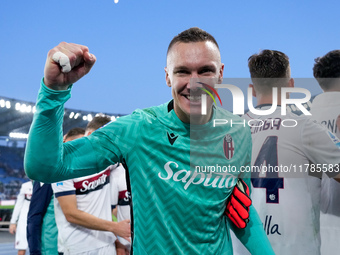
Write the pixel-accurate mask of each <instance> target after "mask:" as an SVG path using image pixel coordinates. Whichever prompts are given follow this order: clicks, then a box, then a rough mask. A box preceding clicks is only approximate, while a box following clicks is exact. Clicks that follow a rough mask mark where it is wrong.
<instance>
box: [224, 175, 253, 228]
mask: <svg viewBox="0 0 340 255" xmlns="http://www.w3.org/2000/svg"><path fill="white" fill-rule="evenodd" d="M250 205H251V199H250V197H249V187H248V186H247V184H246V183H245V182H244V181H243V180H242V179H239V180H238V181H237V183H236V185H235V187H234V190H233V192H232V193H231V195H230V197H229V198H228V200H227V208H226V210H225V213H226V215H227V216H228V218H229V219H230V220H231V221H232V222H233V223H234V224H235V225H236V226H237V227H238V228H245V227H246V226H247V223H248V221H249V206H250Z"/></svg>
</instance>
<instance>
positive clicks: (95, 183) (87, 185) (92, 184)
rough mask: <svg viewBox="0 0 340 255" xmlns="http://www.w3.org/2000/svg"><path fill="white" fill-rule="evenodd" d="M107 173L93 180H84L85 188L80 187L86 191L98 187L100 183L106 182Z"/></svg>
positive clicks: (82, 190)
mask: <svg viewBox="0 0 340 255" xmlns="http://www.w3.org/2000/svg"><path fill="white" fill-rule="evenodd" d="M106 177H107V175H106V174H103V175H102V176H100V177H99V178H98V179H97V180H94V181H92V182H89V181H87V180H86V181H83V183H82V186H83V189H80V191H81V192H85V191H87V190H94V189H95V188H97V187H98V186H99V185H103V184H105V182H106Z"/></svg>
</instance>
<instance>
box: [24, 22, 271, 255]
mask: <svg viewBox="0 0 340 255" xmlns="http://www.w3.org/2000/svg"><path fill="white" fill-rule="evenodd" d="M95 61H96V58H95V56H94V55H93V54H91V53H89V49H88V48H87V47H86V46H82V45H77V44H71V43H60V44H59V45H58V46H56V47H55V48H53V49H52V50H50V51H49V53H48V56H47V60H46V64H45V73H44V78H43V80H42V82H41V88H40V92H39V95H38V101H37V106H36V108H37V111H36V113H35V115H34V119H33V123H32V126H31V130H30V134H29V138H28V142H27V148H26V153H25V169H26V172H27V175H28V176H29V177H30V178H32V179H34V180H39V181H42V182H57V181H59V180H64V179H70V178H76V177H80V176H85V175H90V174H93V173H96V172H99V171H101V170H102V169H104V168H105V167H107V166H108V165H111V164H114V163H116V162H122V163H123V164H124V165H125V167H126V169H128V182H129V183H128V187H130V192H131V198H132V207H131V208H132V218H131V224H132V226H131V229H132V234H133V235H132V253H133V254H138V255H152V254H157V255H159V254H167V255H170V254H174V255H175V254H176V255H178V254H183V255H191V254H204V255H207V254H211V255H216V254H233V251H232V243H231V238H230V228H232V229H233V231H234V232H235V234H236V236H237V237H238V238H239V239H240V240H241V242H242V243H243V244H244V245H245V246H246V247H247V249H248V250H249V251H250V252H251V253H252V254H261V255H264V254H274V253H273V251H272V248H271V246H270V244H269V242H268V239H267V237H266V235H265V233H264V230H263V227H262V223H261V221H260V219H259V217H258V215H257V213H256V211H255V209H254V208H253V206H252V205H250V202H249V201H250V200H247V194H248V195H249V191H248V190H249V189H248V187H250V183H249V175H250V173H249V172H242V169H244V168H245V167H247V166H249V164H250V161H251V147H252V146H251V136H250V130H249V128H248V127H243V126H242V125H236V126H235V125H234V126H232V127H231V126H230V125H220V126H216V127H215V126H214V125H213V123H214V121H213V120H214V119H229V120H231V121H233V122H234V123H236V122H240V121H241V119H240V118H239V117H238V116H234V115H233V114H231V113H229V112H228V111H225V110H223V109H222V108H219V107H216V106H214V105H213V98H212V97H205V102H204V103H206V114H202V113H201V109H202V105H203V103H201V101H202V102H203V93H204V92H203V91H208V92H209V91H210V92H212V91H214V89H213V87H212V86H213V84H215V83H220V82H221V81H222V78H223V69H224V65H223V64H222V63H221V57H220V51H219V47H218V44H217V42H216V41H215V39H214V37H212V36H211V35H210V34H209V33H207V32H205V31H203V30H201V29H199V28H190V29H188V30H186V31H183V32H182V33H180V34H179V35H177V36H175V37H174V38H173V40H172V41H171V42H170V45H169V48H168V52H167V66H166V67H165V74H166V83H167V85H168V86H169V87H170V88H171V92H172V96H173V100H171V101H170V102H167V103H165V104H163V105H160V106H156V107H151V108H148V109H144V110H136V111H135V112H134V113H133V114H131V115H128V116H124V117H121V118H119V119H118V120H117V121H114V122H111V123H109V124H108V125H106V126H105V127H103V128H101V129H99V130H97V131H96V132H94V133H93V134H91V135H90V136H88V137H84V138H81V139H77V140H75V141H73V142H69V143H65V144H63V137H62V120H63V114H64V103H65V102H66V101H67V100H68V99H69V98H70V91H71V88H72V84H74V83H75V82H76V81H78V80H79V79H80V78H82V77H83V76H84V75H86V74H87V73H88V72H89V71H90V69H91V68H92V66H93V65H94V63H95ZM192 81H196V82H192ZM200 84H201V86H199V85H200ZM202 84H203V85H202ZM209 84H210V85H209ZM210 92H209V93H210ZM210 94H211V93H210ZM202 166H206V167H208V166H211V167H214V170H216V171H200V169H201V170H202V169H203V167H202ZM211 167H210V170H211V169H212V168H211ZM240 178H242V179H243V180H244V182H240V181H239V182H238V179H240ZM236 183H238V188H237V189H235V190H236V192H233V190H234V187H235V185H236ZM246 184H247V185H248V187H246ZM231 194H232V195H231ZM229 197H232V199H228V198H229ZM227 204H228V206H227ZM226 207H227V209H226ZM228 217H229V218H228ZM248 220H249V222H248ZM247 222H248V223H247ZM246 223H247V224H246Z"/></svg>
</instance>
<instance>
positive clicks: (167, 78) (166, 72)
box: [164, 67, 171, 87]
mask: <svg viewBox="0 0 340 255" xmlns="http://www.w3.org/2000/svg"><path fill="white" fill-rule="evenodd" d="M164 71H165V81H166V85H168V87H171V81H170V77H169V72H168V68H167V67H164Z"/></svg>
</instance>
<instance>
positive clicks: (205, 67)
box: [199, 65, 216, 72]
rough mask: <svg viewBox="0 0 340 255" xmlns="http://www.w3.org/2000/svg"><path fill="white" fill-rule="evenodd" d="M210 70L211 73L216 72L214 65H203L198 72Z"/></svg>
mask: <svg viewBox="0 0 340 255" xmlns="http://www.w3.org/2000/svg"><path fill="white" fill-rule="evenodd" d="M204 69H210V70H211V71H214V72H215V71H216V66H214V65H205V66H202V67H200V68H199V70H204Z"/></svg>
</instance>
